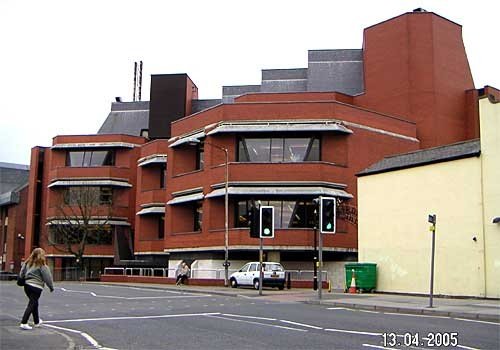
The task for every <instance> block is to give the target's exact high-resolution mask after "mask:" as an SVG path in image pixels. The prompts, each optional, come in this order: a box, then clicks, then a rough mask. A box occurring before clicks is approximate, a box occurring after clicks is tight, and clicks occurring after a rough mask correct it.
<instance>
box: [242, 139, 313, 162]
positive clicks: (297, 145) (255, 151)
mask: <svg viewBox="0 0 500 350" xmlns="http://www.w3.org/2000/svg"><path fill="white" fill-rule="evenodd" d="M319 160H320V142H319V138H317V137H287V138H283V137H273V138H252V137H247V138H241V139H240V140H239V142H238V161H239V162H265V163H296V162H305V161H319Z"/></svg>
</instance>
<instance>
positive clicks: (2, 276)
mask: <svg viewBox="0 0 500 350" xmlns="http://www.w3.org/2000/svg"><path fill="white" fill-rule="evenodd" d="M13 280H17V274H16V273H13V272H9V271H0V281H13Z"/></svg>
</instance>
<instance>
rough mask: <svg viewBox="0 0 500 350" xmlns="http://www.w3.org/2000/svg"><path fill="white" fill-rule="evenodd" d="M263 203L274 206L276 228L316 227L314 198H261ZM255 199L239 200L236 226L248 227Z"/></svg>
mask: <svg viewBox="0 0 500 350" xmlns="http://www.w3.org/2000/svg"><path fill="white" fill-rule="evenodd" d="M260 202H261V205H270V206H273V207H274V227H275V228H294V227H297V228H301V227H302V228H312V227H314V222H315V214H314V209H315V207H316V206H315V205H314V203H313V202H312V199H304V200H295V201H292V200H262V199H261V200H260ZM252 203H253V201H250V200H240V201H238V202H237V206H236V208H237V212H236V218H235V222H236V227H248V221H249V213H250V208H251V206H252Z"/></svg>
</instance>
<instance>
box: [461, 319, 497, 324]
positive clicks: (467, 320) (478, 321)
mask: <svg viewBox="0 0 500 350" xmlns="http://www.w3.org/2000/svg"><path fill="white" fill-rule="evenodd" d="M455 320H460V321H466V322H477V323H485V324H494V325H496V326H500V323H497V322H488V321H480V320H469V319H467V318H455Z"/></svg>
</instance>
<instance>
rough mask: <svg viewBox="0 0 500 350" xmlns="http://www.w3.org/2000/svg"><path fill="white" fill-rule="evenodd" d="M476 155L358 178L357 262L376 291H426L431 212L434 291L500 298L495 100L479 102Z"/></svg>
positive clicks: (499, 146) (499, 138) (499, 136)
mask: <svg viewBox="0 0 500 350" xmlns="http://www.w3.org/2000/svg"><path fill="white" fill-rule="evenodd" d="M480 124H481V156H480V157H472V158H466V159H460V160H454V161H448V162H443V163H437V164H432V165H426V166H420V167H415V168H408V169H404V170H398V171H392V172H387V173H381V174H376V175H370V176H363V177H360V178H358V216H359V222H358V245H359V246H358V248H359V261H360V262H375V263H377V267H378V271H377V273H378V283H377V290H379V291H388V292H403V293H424V294H426V293H428V292H429V284H430V252H431V232H430V231H429V226H430V224H429V223H428V222H427V217H428V215H429V214H436V215H437V225H436V255H435V280H434V293H435V294H442V295H457V296H478V297H485V296H486V297H494V298H498V297H500V224H493V223H492V220H493V218H494V217H497V216H500V104H498V103H497V104H492V103H491V102H490V101H488V99H482V100H480ZM474 237H476V241H474V240H473V238H474Z"/></svg>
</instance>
